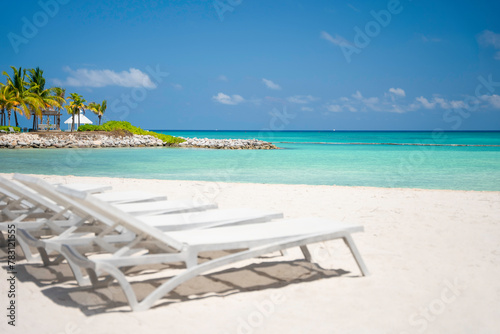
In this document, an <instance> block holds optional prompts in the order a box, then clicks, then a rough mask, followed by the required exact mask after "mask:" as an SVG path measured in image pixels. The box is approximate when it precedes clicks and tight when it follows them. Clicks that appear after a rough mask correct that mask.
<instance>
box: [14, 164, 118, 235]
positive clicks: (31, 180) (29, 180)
mask: <svg viewBox="0 0 500 334" xmlns="http://www.w3.org/2000/svg"><path fill="white" fill-rule="evenodd" d="M14 179H15V180H16V181H19V182H21V183H22V184H24V185H25V186H27V187H29V188H30V189H32V190H34V191H35V192H36V193H38V194H41V195H42V196H45V197H47V198H49V199H50V200H52V201H54V202H56V203H57V204H59V205H60V206H62V207H64V208H69V209H70V210H71V212H73V213H74V214H76V215H78V216H79V217H81V218H84V217H92V218H95V219H97V220H99V221H101V222H102V223H104V224H106V225H109V226H112V225H113V224H114V222H113V221H110V220H109V219H107V218H106V217H104V216H101V215H99V214H97V213H93V212H90V211H89V210H87V208H86V207H84V206H83V205H81V204H80V203H78V202H77V201H73V200H72V199H70V198H68V197H67V196H64V195H62V194H61V193H60V192H58V191H57V190H56V189H55V188H54V186H53V185H51V184H50V183H48V182H45V181H44V180H42V179H39V178H36V177H32V176H28V175H23V174H15V175H14Z"/></svg>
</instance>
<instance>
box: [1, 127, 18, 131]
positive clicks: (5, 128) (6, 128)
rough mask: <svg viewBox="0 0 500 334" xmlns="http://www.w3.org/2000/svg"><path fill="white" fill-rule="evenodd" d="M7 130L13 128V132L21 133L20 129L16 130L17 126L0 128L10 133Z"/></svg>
mask: <svg viewBox="0 0 500 334" xmlns="http://www.w3.org/2000/svg"><path fill="white" fill-rule="evenodd" d="M9 128H13V129H14V131H16V132H21V128H18V127H17V126H0V130H3V131H7V132H10V130H9Z"/></svg>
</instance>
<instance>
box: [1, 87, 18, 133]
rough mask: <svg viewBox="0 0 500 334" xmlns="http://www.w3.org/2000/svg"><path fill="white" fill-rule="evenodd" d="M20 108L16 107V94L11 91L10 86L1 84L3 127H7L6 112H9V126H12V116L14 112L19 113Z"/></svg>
mask: <svg viewBox="0 0 500 334" xmlns="http://www.w3.org/2000/svg"><path fill="white" fill-rule="evenodd" d="M18 109H19V108H18V107H16V101H15V99H14V94H13V93H12V91H11V90H9V86H7V85H4V84H2V83H0V110H1V111H2V113H1V118H2V122H1V123H0V124H1V125H6V124H5V123H6V122H5V111H6V110H7V115H8V119H9V123H8V126H10V115H11V112H12V110H14V112H16V111H19V110H18Z"/></svg>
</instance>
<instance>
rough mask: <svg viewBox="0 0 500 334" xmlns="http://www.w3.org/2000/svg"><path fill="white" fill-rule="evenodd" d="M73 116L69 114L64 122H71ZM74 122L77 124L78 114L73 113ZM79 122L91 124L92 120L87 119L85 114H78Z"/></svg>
mask: <svg viewBox="0 0 500 334" xmlns="http://www.w3.org/2000/svg"><path fill="white" fill-rule="evenodd" d="M72 117H73V116H71V117H70V118H68V119H67V120H66V121H65V122H64V124H71V122H72V121H71V118H72ZM75 124H78V115H75ZM81 124H92V121H91V120H90V119H88V118H87V117H86V116H85V115H82V114H80V125H81Z"/></svg>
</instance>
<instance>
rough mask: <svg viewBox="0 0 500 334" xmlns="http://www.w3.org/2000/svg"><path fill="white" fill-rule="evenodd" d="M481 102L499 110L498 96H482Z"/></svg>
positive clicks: (499, 98) (499, 97) (499, 100)
mask: <svg viewBox="0 0 500 334" xmlns="http://www.w3.org/2000/svg"><path fill="white" fill-rule="evenodd" d="M480 99H481V100H483V101H486V102H487V103H489V104H490V106H492V107H493V108H495V109H500V96H498V95H496V94H493V95H482V96H481V97H480Z"/></svg>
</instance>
